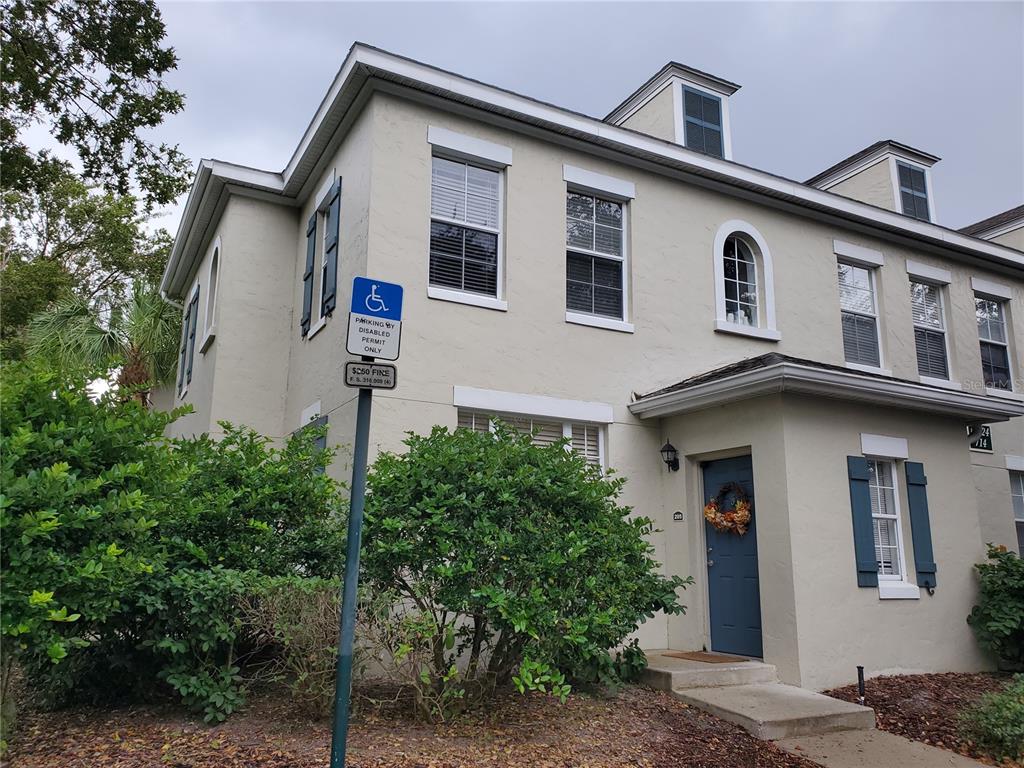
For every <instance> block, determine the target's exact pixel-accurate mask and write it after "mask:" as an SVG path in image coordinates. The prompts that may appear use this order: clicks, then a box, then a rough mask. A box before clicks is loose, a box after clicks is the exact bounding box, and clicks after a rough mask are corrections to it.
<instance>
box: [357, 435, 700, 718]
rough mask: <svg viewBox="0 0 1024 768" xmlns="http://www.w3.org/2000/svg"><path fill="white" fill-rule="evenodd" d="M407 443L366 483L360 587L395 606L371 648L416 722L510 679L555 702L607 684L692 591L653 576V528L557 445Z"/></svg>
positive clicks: (633, 664)
mask: <svg viewBox="0 0 1024 768" xmlns="http://www.w3.org/2000/svg"><path fill="white" fill-rule="evenodd" d="M405 443H406V446H407V447H408V451H407V452H406V453H405V454H402V455H397V454H391V453H383V454H381V455H380V456H379V457H378V458H377V461H376V462H375V464H374V466H373V468H372V470H371V472H370V475H369V478H368V488H369V494H368V496H367V507H366V529H365V534H364V542H365V545H364V546H365V549H364V555H363V557H364V560H363V562H364V572H365V576H366V586H367V587H368V588H369V589H370V590H371V591H372V592H375V593H380V594H390V595H392V596H393V598H394V601H393V603H392V605H391V608H390V610H388V611H378V612H377V613H376V614H375V617H376V620H377V621H378V624H379V623H380V622H381V621H384V622H385V625H384V627H383V630H381V628H380V627H379V626H378V628H377V631H376V633H375V634H376V635H378V636H384V637H385V638H388V641H387V642H385V643H383V645H385V646H388V647H390V648H391V649H392V650H394V651H395V653H396V656H397V661H398V662H399V663H400V664H401V663H402V662H403V661H404V662H406V665H407V667H408V669H407V674H406V679H407V680H412V681H414V682H413V684H414V685H415V687H416V688H417V701H418V702H419V703H420V707H419V711H420V713H421V714H422V715H424V716H428V717H439V716H444V713H446V712H448V711H450V710H453V709H454V710H457V709H459V708H461V707H463V706H465V705H467V704H469V703H472V702H474V701H477V700H479V699H480V698H481V697H484V696H487V695H489V694H490V693H492V692H493V691H494V689H495V688H496V687H497V686H502V685H505V684H507V683H510V682H512V681H513V677H515V684H516V686H517V687H519V688H520V689H521V690H524V691H525V690H538V691H544V692H547V693H554V694H555V695H557V696H560V697H564V695H565V693H567V692H568V687H567V686H568V683H567V682H566V680H571V681H576V682H599V683H602V684H617V683H618V682H620V681H621V680H622V678H623V676H624V674H626V673H628V672H634V671H636V669H637V667H638V665H639V664H642V662H640V659H641V658H642V653H641V652H640V650H639V648H638V647H637V645H636V644H635V643H632V644H630V645H629V646H627V648H626V649H625V650H624V651H619V652H614V651H613V650H612V649H615V648H617V647H619V646H620V645H621V643H622V642H623V641H624V640H625V638H626V637H627V636H628V635H629V634H630V633H631V632H633V631H634V630H636V628H637V627H638V626H639V624H640V623H641V622H642V621H643V620H644V619H646V618H649V617H651V616H653V615H654V613H655V612H656V611H659V610H661V611H666V612H669V613H678V612H681V611H683V610H684V609H683V606H681V605H680V604H679V602H678V600H677V595H676V590H677V589H679V588H680V587H683V586H685V585H686V584H688V583H690V580H689V579H686V580H684V579H681V578H679V577H676V576H673V577H664V576H661V575H659V573H658V570H659V566H658V564H657V563H656V562H655V561H654V559H653V558H652V556H651V553H652V548H651V546H650V544H648V542H647V539H646V537H647V535H648V534H650V533H651V531H652V529H653V527H652V523H651V521H650V520H649V519H647V518H645V517H633V516H631V510H630V509H629V508H628V507H622V506H619V505H618V503H617V498H618V496H619V493H620V490H621V488H622V484H623V480H621V479H617V478H615V477H614V476H612V475H607V476H605V475H602V474H601V472H600V471H599V470H598V469H596V468H595V467H593V466H591V465H589V464H587V463H586V461H584V460H583V459H582V458H581V457H580V456H579V455H577V454H576V453H573V452H571V451H567V450H565V443H564V441H563V442H559V443H557V444H555V445H551V446H546V447H541V446H537V445H534V444H533V443H532V441H531V438H530V436H529V435H521V434H519V433H518V432H516V431H515V430H513V429H511V428H509V427H505V426H501V425H499V427H498V428H497V430H496V432H495V433H493V434H488V433H477V432H473V431H469V430H456V431H455V432H454V433H450V432H448V431H447V430H446V429H444V428H441V427H436V428H435V429H434V430H433V431H432V432H431V433H430V435H427V436H416V435H411V436H410V437H409V438H408V439H407V440H406V441H405ZM386 622H393V625H388V624H387V623H386ZM415 681H418V682H415Z"/></svg>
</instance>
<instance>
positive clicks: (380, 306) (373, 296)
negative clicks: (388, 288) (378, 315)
mask: <svg viewBox="0 0 1024 768" xmlns="http://www.w3.org/2000/svg"><path fill="white" fill-rule="evenodd" d="M366 308H367V309H368V310H370V311H371V312H387V311H388V308H387V306H386V305H385V304H384V300H383V299H382V298H381V297H380V296H378V295H377V284H376V283H373V284H372V285H371V286H370V295H369V296H367V297H366Z"/></svg>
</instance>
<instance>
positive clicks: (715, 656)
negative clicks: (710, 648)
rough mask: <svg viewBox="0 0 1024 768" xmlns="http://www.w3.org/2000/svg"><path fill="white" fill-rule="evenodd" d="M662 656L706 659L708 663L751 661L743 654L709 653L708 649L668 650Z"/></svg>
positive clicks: (691, 659)
mask: <svg viewBox="0 0 1024 768" xmlns="http://www.w3.org/2000/svg"><path fill="white" fill-rule="evenodd" d="M661 655H662V656H670V657H671V658H673V659H688V660H689V661H705V662H707V663H708V664H727V663H728V662H730V661H750V659H747V658H744V657H743V656H730V655H728V654H726V653H708V652H707V651H666V652H665V653H663V654H661Z"/></svg>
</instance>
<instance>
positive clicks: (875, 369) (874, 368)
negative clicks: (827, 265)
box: [836, 246, 892, 376]
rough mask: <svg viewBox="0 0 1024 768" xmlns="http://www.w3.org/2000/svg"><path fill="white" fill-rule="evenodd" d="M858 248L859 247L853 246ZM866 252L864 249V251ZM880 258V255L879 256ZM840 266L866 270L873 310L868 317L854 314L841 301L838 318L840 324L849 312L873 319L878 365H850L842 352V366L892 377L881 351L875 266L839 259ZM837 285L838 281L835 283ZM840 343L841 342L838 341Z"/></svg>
mask: <svg viewBox="0 0 1024 768" xmlns="http://www.w3.org/2000/svg"><path fill="white" fill-rule="evenodd" d="M855 247H859V246H855ZM865 250H866V249H865ZM876 253H877V251H876ZM879 256H881V254H879ZM838 263H840V264H846V265H848V266H851V267H860V268H861V269H865V270H867V273H868V277H869V278H870V280H871V298H872V299H874V302H873V303H874V305H875V309H874V312H872V313H871V314H870V315H869V314H867V313H865V312H854V311H853V310H851V309H843V304H842V301H841V300H840V302H839V317H840V323H842V315H843V312H849V313H850V314H852V315H860V316H861V317H873V318H874V319H875V338H876V339H877V341H878V365H865V364H864V363H851V362H849V361H848V360H846V359H845V358H846V350H845V349H844V350H843V363H844V365H845V366H846V367H847V368H849V369H850V370H853V371H864V372H865V373H877V374H880V375H882V376H892V370H891V369H889V368H886V367H885V350H884V349H882V317H881V313H880V312H879V311H878V310H879V307H878V279H877V272H878V267H877V266H871V265H870V264H864V263H857V262H855V261H851V260H849V259H848V258H845V257H844V258H841V259H839V260H838ZM836 284H837V285H838V279H837V283H836ZM840 343H842V340H840Z"/></svg>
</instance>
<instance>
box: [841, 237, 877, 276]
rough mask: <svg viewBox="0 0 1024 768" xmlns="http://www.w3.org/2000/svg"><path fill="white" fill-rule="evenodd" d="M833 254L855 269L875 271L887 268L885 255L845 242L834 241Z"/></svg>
mask: <svg viewBox="0 0 1024 768" xmlns="http://www.w3.org/2000/svg"><path fill="white" fill-rule="evenodd" d="M832 252H833V253H834V254H835V255H836V256H839V257H841V258H840V259H839V261H842V262H845V263H847V264H852V265H854V266H855V267H864V268H865V269H875V268H876V267H884V266H885V255H884V254H883V253H882V252H881V251H876V250H874V249H873V248H865V247H864V246H863V245H854V244H853V243H848V242H846V241H845V240H833V241H832Z"/></svg>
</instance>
